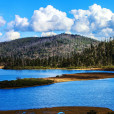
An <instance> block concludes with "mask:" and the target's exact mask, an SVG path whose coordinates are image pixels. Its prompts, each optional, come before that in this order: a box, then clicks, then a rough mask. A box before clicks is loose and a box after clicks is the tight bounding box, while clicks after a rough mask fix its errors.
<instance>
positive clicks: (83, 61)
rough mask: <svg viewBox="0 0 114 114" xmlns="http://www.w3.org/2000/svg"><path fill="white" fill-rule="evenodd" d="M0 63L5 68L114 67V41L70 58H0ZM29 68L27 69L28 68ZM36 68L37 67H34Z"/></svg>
mask: <svg viewBox="0 0 114 114" xmlns="http://www.w3.org/2000/svg"><path fill="white" fill-rule="evenodd" d="M0 63H1V64H4V65H5V68H11V69H13V68H17V69H18V68H22V69H23V68H31V69H33V68H44V67H46V68H62V67H63V68H65V67H67V68H76V67H102V66H113V65H114V40H112V41H108V42H100V43H99V44H98V45H96V46H93V45H91V46H90V47H89V48H86V49H84V50H83V51H82V52H81V53H78V52H77V53H73V54H72V56H68V57H62V56H59V55H58V56H52V57H49V58H36V59H27V58H12V57H6V58H0ZM28 66H29V67H28ZM35 66H37V67H35Z"/></svg>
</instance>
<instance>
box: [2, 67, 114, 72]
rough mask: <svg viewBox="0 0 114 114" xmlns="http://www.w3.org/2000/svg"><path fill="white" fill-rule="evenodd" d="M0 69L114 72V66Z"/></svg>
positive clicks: (10, 68)
mask: <svg viewBox="0 0 114 114" xmlns="http://www.w3.org/2000/svg"><path fill="white" fill-rule="evenodd" d="M0 69H6V70H44V69H45V70H46V69H61V70H104V71H114V66H102V67H66V68H65V67H64V68H57V67H55V68H51V67H42V66H40V67H39V66H24V67H22V66H15V67H7V68H5V67H4V66H0Z"/></svg>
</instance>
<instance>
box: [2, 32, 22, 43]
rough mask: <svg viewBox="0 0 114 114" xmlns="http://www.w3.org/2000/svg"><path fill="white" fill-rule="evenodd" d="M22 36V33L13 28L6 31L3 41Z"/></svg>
mask: <svg viewBox="0 0 114 114" xmlns="http://www.w3.org/2000/svg"><path fill="white" fill-rule="evenodd" d="M18 38H20V33H19V32H15V31H14V30H11V31H9V32H6V33H5V34H4V35H3V37H1V41H10V40H15V39H18Z"/></svg>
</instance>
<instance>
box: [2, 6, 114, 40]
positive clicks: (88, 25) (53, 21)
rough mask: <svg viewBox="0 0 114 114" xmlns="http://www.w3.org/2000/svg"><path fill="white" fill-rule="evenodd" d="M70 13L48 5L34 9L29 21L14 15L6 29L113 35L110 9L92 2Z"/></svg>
mask: <svg viewBox="0 0 114 114" xmlns="http://www.w3.org/2000/svg"><path fill="white" fill-rule="evenodd" d="M70 13H71V14H73V16H74V17H73V18H68V17H67V14H66V13H65V12H62V11H60V10H58V9H56V8H54V7H53V6H51V5H48V6H47V7H45V8H43V7H41V8H40V9H39V10H35V11H34V13H33V16H32V17H31V19H30V20H29V21H28V19H27V18H25V17H24V18H22V17H20V16H19V15H15V20H14V21H11V22H9V23H8V24H7V30H8V31H9V32H10V31H13V30H14V31H19V32H20V31H21V32H24V31H32V32H42V34H41V36H51V35H56V33H54V32H51V31H64V32H69V33H70V32H73V33H76V34H80V35H84V36H88V37H91V38H96V37H97V38H99V37H110V36H113V35H114V13H113V12H112V11H111V10H109V9H107V8H102V7H101V6H100V5H97V4H94V5H92V6H89V9H88V10H83V9H79V10H76V9H74V10H71V11H70ZM4 24H5V20H4V19H3V17H0V26H3V25H4ZM8 31H7V32H8Z"/></svg>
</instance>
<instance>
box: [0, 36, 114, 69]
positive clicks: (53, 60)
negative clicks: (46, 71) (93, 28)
mask: <svg viewBox="0 0 114 114" xmlns="http://www.w3.org/2000/svg"><path fill="white" fill-rule="evenodd" d="M0 65H4V66H5V68H28V67H27V66H30V67H29V68H33V66H37V67H39V68H42V67H46V68H48V67H51V68H52V67H53V68H55V67H56V68H57V67H58V68H62V67H63V68H64V67H67V68H68V67H69V68H75V67H100V66H113V65H114V40H112V39H111V40H110V41H107V42H106V41H104V42H99V41H97V40H93V39H90V38H86V37H83V36H79V35H69V34H60V35H57V36H52V37H44V38H23V39H18V40H14V41H10V42H3V43H0ZM31 66H32V67H31ZM35 68H36V67H35Z"/></svg>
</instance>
